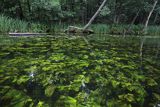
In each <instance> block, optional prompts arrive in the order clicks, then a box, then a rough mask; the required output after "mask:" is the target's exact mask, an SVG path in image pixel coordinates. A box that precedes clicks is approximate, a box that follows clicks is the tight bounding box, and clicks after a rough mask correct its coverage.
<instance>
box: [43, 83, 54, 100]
mask: <svg viewBox="0 0 160 107" xmlns="http://www.w3.org/2000/svg"><path fill="white" fill-rule="evenodd" d="M55 89H56V87H55V86H53V85H49V86H47V87H46V89H45V95H46V96H47V97H51V96H52V95H53V93H54V91H55Z"/></svg>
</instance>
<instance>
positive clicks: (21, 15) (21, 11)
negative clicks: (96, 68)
mask: <svg viewBox="0 0 160 107" xmlns="http://www.w3.org/2000/svg"><path fill="white" fill-rule="evenodd" d="M18 5H19V11H18V14H19V17H20V19H21V20H22V19H23V18H24V14H23V9H22V5H21V2H20V0H18Z"/></svg>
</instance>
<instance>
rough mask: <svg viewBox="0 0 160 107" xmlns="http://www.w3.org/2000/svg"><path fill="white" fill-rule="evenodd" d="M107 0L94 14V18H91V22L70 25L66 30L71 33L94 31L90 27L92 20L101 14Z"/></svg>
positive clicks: (105, 0)
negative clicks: (83, 24) (82, 24)
mask: <svg viewBox="0 0 160 107" xmlns="http://www.w3.org/2000/svg"><path fill="white" fill-rule="evenodd" d="M106 2H107V0H104V1H103V2H102V4H101V5H100V7H99V8H98V10H97V11H96V12H95V14H94V15H93V16H92V18H91V19H90V20H89V22H88V23H87V24H86V25H85V26H84V27H83V28H80V27H76V26H69V27H68V29H67V30H65V32H69V33H94V32H93V31H92V30H91V29H88V28H89V26H90V25H91V24H92V22H93V21H94V20H95V18H96V17H97V16H98V15H99V13H100V12H101V11H102V9H103V7H104V6H105V4H106Z"/></svg>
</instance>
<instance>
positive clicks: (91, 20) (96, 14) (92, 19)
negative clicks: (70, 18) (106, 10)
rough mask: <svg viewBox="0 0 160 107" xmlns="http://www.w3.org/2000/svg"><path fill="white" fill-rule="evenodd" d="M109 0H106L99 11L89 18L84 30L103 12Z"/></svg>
mask: <svg viewBox="0 0 160 107" xmlns="http://www.w3.org/2000/svg"><path fill="white" fill-rule="evenodd" d="M106 2H107V0H104V1H103V3H102V4H101V6H100V7H99V9H98V10H97V12H96V13H95V14H94V15H93V17H92V18H91V19H90V20H89V22H88V23H87V24H86V25H85V26H84V28H83V30H86V29H87V28H88V27H89V26H90V25H91V24H92V22H93V21H94V19H95V18H96V17H97V16H98V14H99V13H100V12H101V10H102V9H103V7H104V5H105V4H106Z"/></svg>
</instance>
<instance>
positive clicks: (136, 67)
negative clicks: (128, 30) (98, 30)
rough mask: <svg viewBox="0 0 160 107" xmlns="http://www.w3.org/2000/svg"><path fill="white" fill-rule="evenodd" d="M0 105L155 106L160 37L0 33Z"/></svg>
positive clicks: (159, 100)
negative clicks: (40, 35) (15, 35)
mask: <svg viewBox="0 0 160 107" xmlns="http://www.w3.org/2000/svg"><path fill="white" fill-rule="evenodd" d="M1 41H2V42H1V45H0V60H1V61H0V105H1V106H2V107H153V106H156V105H157V107H158V104H159V103H160V38H158V37H125V38H122V37H118V36H108V35H92V36H89V37H74V36H69V37H64V36H61V37H59V36H53V37H52V36H49V37H21V38H19V37H18V38H17V37H14V38H13V37H12V38H9V37H6V38H4V37H1Z"/></svg>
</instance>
